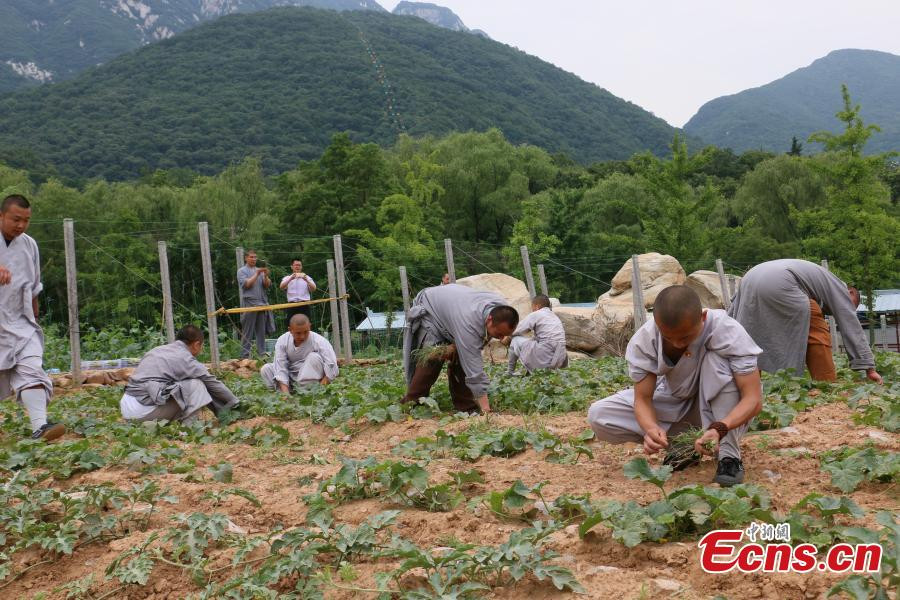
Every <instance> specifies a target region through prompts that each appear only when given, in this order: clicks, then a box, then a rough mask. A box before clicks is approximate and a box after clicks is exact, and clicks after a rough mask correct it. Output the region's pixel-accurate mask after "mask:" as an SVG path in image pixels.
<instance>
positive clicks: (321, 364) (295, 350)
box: [259, 313, 338, 394]
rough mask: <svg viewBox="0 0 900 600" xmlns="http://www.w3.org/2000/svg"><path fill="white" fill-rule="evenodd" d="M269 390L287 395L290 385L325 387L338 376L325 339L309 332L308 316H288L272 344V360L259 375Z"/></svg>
mask: <svg viewBox="0 0 900 600" xmlns="http://www.w3.org/2000/svg"><path fill="white" fill-rule="evenodd" d="M259 374H260V377H262V380H263V382H264V383H265V384H266V386H267V387H268V388H269V389H270V390H274V389H277V390H278V391H280V392H284V393H285V394H288V393H290V392H291V391H292V389H293V387H294V385H309V384H312V383H321V384H322V385H328V384H329V383H331V382H332V381H334V378H335V377H337V376H338V364H337V356H336V355H335V353H334V348H333V347H332V346H331V342H329V341H328V340H327V339H326V338H324V337H322V336H321V335H319V334H318V333H316V332H315V331H310V323H309V317H307V316H306V315H304V314H300V313H298V314H296V315H294V316H293V317H291V322H290V324H289V326H288V331H287V333H285V334H284V335H282V336H281V337H279V338H278V341H277V342H275V360H274V362H271V363H269V364H267V365H263V368H262V369H261V370H260V372H259Z"/></svg>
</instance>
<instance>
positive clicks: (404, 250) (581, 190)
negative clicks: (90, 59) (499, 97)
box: [0, 91, 900, 328]
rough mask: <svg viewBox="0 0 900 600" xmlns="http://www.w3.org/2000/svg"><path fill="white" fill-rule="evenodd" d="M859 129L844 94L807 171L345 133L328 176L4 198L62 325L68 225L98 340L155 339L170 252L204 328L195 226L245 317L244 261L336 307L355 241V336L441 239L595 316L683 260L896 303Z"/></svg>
mask: <svg viewBox="0 0 900 600" xmlns="http://www.w3.org/2000/svg"><path fill="white" fill-rule="evenodd" d="M858 114H859V108H858V107H856V106H854V105H853V103H852V101H851V100H850V98H849V95H847V94H846V91H845V106H844V109H843V110H842V111H841V112H840V113H838V115H839V118H840V121H837V120H836V121H835V129H837V130H838V132H837V133H827V132H820V133H818V134H816V135H815V136H814V138H815V139H816V140H818V141H819V142H820V143H821V144H822V145H823V146H824V147H825V148H826V151H825V152H822V153H819V154H816V155H814V156H802V155H801V153H802V148H801V146H802V144H800V143H797V144H795V146H794V153H793V155H791V154H773V153H766V152H758V151H755V152H745V153H743V154H740V155H738V154H735V153H733V152H731V151H730V150H723V149H719V148H715V147H708V148H706V149H704V150H702V151H699V152H696V153H693V154H692V153H689V152H688V150H687V148H686V146H685V143H684V141H683V140H682V139H681V138H679V137H675V138H674V139H673V142H672V144H671V151H670V155H669V156H668V157H666V158H662V159H661V158H657V157H655V156H654V155H653V154H651V153H649V152H647V153H639V154H635V155H634V156H632V157H631V158H630V159H628V160H622V161H607V162H599V163H594V164H592V165H591V166H589V167H583V166H580V165H579V164H577V163H576V162H574V161H573V160H571V159H569V158H567V157H566V156H564V155H562V154H549V153H547V152H546V151H544V150H542V149H540V148H538V147H536V146H529V145H514V144H512V143H510V142H509V141H508V140H507V139H506V138H504V136H503V135H502V134H501V133H500V132H499V131H498V130H495V129H493V130H488V131H485V132H469V133H454V134H449V135H446V136H443V137H425V138H412V137H409V136H405V135H404V136H401V137H400V139H399V140H398V141H397V143H396V144H394V145H392V146H390V147H387V148H383V147H380V146H377V145H375V144H372V143H365V144H360V143H355V142H353V141H352V140H351V138H350V136H348V135H347V134H339V135H336V136H334V137H333V139H332V140H331V142H330V144H329V145H328V147H327V148H326V150H325V151H324V152H323V153H322V154H321V156H319V157H318V158H316V159H314V160H310V161H305V162H302V163H300V164H299V166H297V167H296V168H294V169H291V170H288V171H285V172H284V173H281V174H279V175H275V176H270V175H267V174H265V173H264V171H263V169H262V168H261V166H260V162H259V160H257V159H253V158H250V159H246V160H244V161H241V162H239V163H235V164H234V165H232V166H231V167H229V168H227V169H226V170H224V171H223V172H222V173H220V174H218V175H214V176H208V175H199V174H196V173H192V172H190V171H188V170H184V169H182V170H168V171H165V170H158V171H155V172H153V173H152V174H147V175H145V176H144V177H142V178H140V179H138V180H135V181H130V182H107V181H102V180H99V181H93V182H91V183H89V184H86V185H84V186H83V187H72V186H68V185H66V184H64V183H62V182H60V181H59V180H56V179H52V178H51V179H48V180H46V181H41V180H40V179H41V176H40V175H34V174H30V173H28V172H26V171H23V170H18V169H14V168H11V167H8V166H0V190H3V192H4V193H10V192H12V191H20V192H24V193H26V194H27V195H29V196H30V197H31V198H33V206H34V217H33V218H34V221H33V224H32V227H31V230H30V233H31V234H32V235H33V236H34V237H35V238H36V239H37V240H38V242H39V243H40V247H41V251H42V263H43V268H44V281H45V285H46V288H45V295H44V297H43V309H44V311H45V312H49V317H48V320H49V321H50V322H56V323H65V322H66V321H65V320H66V301H65V298H66V288H65V269H64V253H63V244H62V219H63V218H65V217H72V218H74V219H75V231H76V248H77V263H78V278H79V289H80V295H81V301H80V306H81V315H82V322H83V324H85V325H88V326H93V327H98V328H102V327H108V326H110V325H122V326H126V327H128V326H131V325H132V324H142V325H143V326H151V327H152V326H157V327H158V324H159V321H160V313H161V307H160V292H159V263H158V256H157V241H158V240H165V241H166V242H167V243H168V246H169V260H170V263H171V272H172V281H173V288H174V297H175V301H176V312H177V313H178V315H179V317H178V318H179V320H182V319H185V318H195V319H197V318H200V317H199V315H201V314H202V312H203V307H204V303H203V284H202V277H201V269H200V265H201V260H200V255H199V248H200V246H199V241H198V234H197V222H198V221H208V222H209V224H210V233H211V238H212V249H213V262H214V268H215V280H216V285H217V294H218V297H217V304H219V305H225V306H233V305H234V304H235V302H236V298H235V297H236V292H237V289H236V288H237V286H236V282H235V269H236V259H235V248H236V247H238V246H243V247H244V248H254V249H256V250H257V251H258V253H259V255H260V257H261V259H262V260H264V261H265V262H267V263H268V264H269V265H270V266H271V267H272V268H273V270H274V272H275V275H276V276H277V275H282V274H286V273H287V272H288V270H289V264H290V260H291V259H292V258H294V257H300V258H302V259H303V261H304V265H305V266H304V269H305V270H306V271H307V272H309V273H310V274H311V275H312V276H313V277H314V278H315V279H317V280H318V281H319V282H320V284H322V290H324V289H325V287H326V286H325V285H324V284H325V282H326V278H325V260H326V259H327V258H330V257H331V256H332V251H333V246H332V237H331V236H332V235H333V234H336V233H341V234H343V236H344V237H343V241H344V255H345V261H346V263H347V265H348V279H349V286H350V293H351V297H352V298H351V304H352V306H353V320H354V321H357V322H358V321H361V320H362V318H363V316H364V313H363V309H364V307H365V306H368V307H371V308H372V309H374V310H379V309H396V308H397V307H398V306H400V286H399V279H398V273H397V266H399V265H401V264H402V265H405V266H406V267H407V268H408V270H409V273H410V279H411V284H412V287H413V288H414V291H415V290H417V289H420V288H422V287H424V286H428V285H433V284H435V283H436V282H438V281H439V280H440V276H441V274H442V273H443V271H444V255H443V239H444V238H447V237H449V238H452V239H453V243H454V249H455V253H456V256H455V258H456V266H457V272H458V275H459V276H463V275H466V274H472V273H477V272H484V271H504V272H508V273H511V274H514V275H517V276H522V267H521V262H520V259H519V252H518V248H519V246H520V245H521V244H526V245H528V247H529V249H530V251H531V256H532V262H533V263H534V264H537V263H544V264H545V265H546V270H547V275H548V279H549V282H550V290H551V293H552V294H553V295H554V296H557V297H559V298H560V299H561V300H562V301H563V302H578V301H582V302H583V301H593V300H594V299H596V297H597V296H598V295H599V294H601V293H602V292H604V291H606V289H608V283H607V282H608V281H609V280H610V279H611V277H612V276H613V274H614V273H615V272H616V270H617V269H618V268H619V267H620V266H621V264H622V262H623V261H624V260H626V259H627V257H628V256H629V255H631V254H632V253H635V252H644V251H657V252H662V253H667V254H671V255H673V256H675V257H676V258H678V259H679V260H680V261H681V262H682V264H683V265H684V267H685V269H686V270H688V271H693V270H696V269H701V268H705V269H710V268H713V265H714V260H715V259H716V258H722V259H723V260H724V261H725V263H726V265H727V267H728V270H729V271H730V272H733V273H737V274H740V273H742V272H743V271H744V270H746V269H747V268H749V267H750V266H752V265H753V264H755V263H757V262H760V261H764V260H768V259H774V258H778V257H785V256H797V257H806V258H809V259H811V260H816V261H818V260H820V259H822V258H828V259H829V261H830V263H831V266H832V268H833V269H835V270H836V271H837V272H838V273H839V274H840V275H841V276H842V277H844V278H846V279H847V280H850V281H853V282H855V283H856V284H857V285H859V286H860V287H862V288H864V289H870V290H871V289H877V288H884V287H896V286H898V284H900V256H898V250H900V246H898V244H897V239H900V220H898V217H900V206H898V199H900V167H898V164H897V163H896V162H892V160H891V159H890V158H889V157H887V156H867V155H864V153H863V151H864V149H865V145H866V143H867V141H868V138H869V137H870V136H874V135H878V134H877V132H875V131H874V130H873V129H872V128H871V127H870V126H868V125H866V124H864V123H862V121H861V120H860V119H859V116H858ZM280 299H283V296H281V295H279V294H278V293H274V292H273V294H272V300H273V301H275V300H280ZM318 312H319V315H321V317H322V318H324V316H325V313H326V312H327V311H324V310H322V311H318ZM317 325H318V326H321V325H322V320H321V319H319V322H318V323H317Z"/></svg>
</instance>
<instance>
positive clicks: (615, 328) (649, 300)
mask: <svg viewBox="0 0 900 600" xmlns="http://www.w3.org/2000/svg"><path fill="white" fill-rule="evenodd" d="M638 269H639V270H640V272H641V289H642V290H643V295H644V308H647V309H649V308H650V307H652V306H653V303H654V302H655V301H656V297H657V296H658V295H659V293H660V292H661V291H662V290H664V289H666V288H667V287H669V286H672V285H679V284H682V283H684V282H685V281H686V279H687V277H686V276H685V273H684V269H682V268H681V264H679V262H678V261H677V260H676V259H675V258H674V257H672V256H669V255H667V254H659V253H657V252H650V253H647V254H641V255H640V256H638ZM632 271H633V269H632V266H631V259H629V260H627V261H625V264H624V265H622V268H621V269H619V272H618V273H616V276H615V277H613V280H612V282H611V283H612V288H611V289H610V290H609V291H608V292H606V293H605V294H603V295H602V296H600V298H599V299H598V300H597V308H595V309H594V312H593V315H592V319H593V320H594V322H596V323H597V324H598V325H599V326H600V328H601V329H602V330H603V335H604V338H605V339H606V340H607V344H608V345H609V346H610V347H615V348H619V347H621V346H622V345H623V340H624V343H627V337H629V336H630V335H631V333H632V330H633V329H634V293H633V292H632V289H631V275H632Z"/></svg>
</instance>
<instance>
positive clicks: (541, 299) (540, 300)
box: [531, 294, 550, 308]
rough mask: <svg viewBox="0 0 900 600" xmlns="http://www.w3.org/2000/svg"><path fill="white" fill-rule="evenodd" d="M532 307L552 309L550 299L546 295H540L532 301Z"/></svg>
mask: <svg viewBox="0 0 900 600" xmlns="http://www.w3.org/2000/svg"><path fill="white" fill-rule="evenodd" d="M531 306H537V307H539V308H550V298H549V297H548V296H547V295H546V294H538V295H537V296H535V297H534V298H532V299H531Z"/></svg>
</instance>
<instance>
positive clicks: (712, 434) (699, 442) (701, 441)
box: [694, 429, 719, 456]
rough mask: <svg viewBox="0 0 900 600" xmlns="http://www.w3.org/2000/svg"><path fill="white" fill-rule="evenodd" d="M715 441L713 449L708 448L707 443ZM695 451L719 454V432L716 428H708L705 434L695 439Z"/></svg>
mask: <svg viewBox="0 0 900 600" xmlns="http://www.w3.org/2000/svg"><path fill="white" fill-rule="evenodd" d="M709 442H713V444H714V446H713V449H712V450H709V449H708V448H707V446H706V445H707V444H708V443H709ZM694 452H696V453H697V454H705V455H706V456H718V455H719V432H718V431H716V430H715V429H707V430H706V431H704V432H703V435H701V436H700V437H698V438H697V439H696V440H694Z"/></svg>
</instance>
